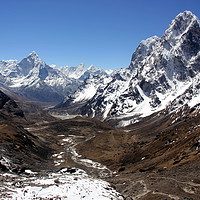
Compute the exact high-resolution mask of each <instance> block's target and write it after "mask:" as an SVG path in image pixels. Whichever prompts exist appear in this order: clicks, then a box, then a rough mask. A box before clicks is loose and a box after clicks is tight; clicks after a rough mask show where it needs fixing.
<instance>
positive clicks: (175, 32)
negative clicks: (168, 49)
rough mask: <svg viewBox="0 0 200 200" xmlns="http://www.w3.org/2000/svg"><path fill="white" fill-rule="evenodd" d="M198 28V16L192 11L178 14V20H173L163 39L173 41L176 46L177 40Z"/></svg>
mask: <svg viewBox="0 0 200 200" xmlns="http://www.w3.org/2000/svg"><path fill="white" fill-rule="evenodd" d="M198 26H199V20H198V18H197V16H196V15H194V14H193V13H192V12H190V11H185V12H183V13H180V14H178V15H177V16H176V18H175V19H174V20H172V22H171V24H170V25H169V27H168V29H167V30H166V31H165V33H164V35H163V37H162V38H164V39H166V40H171V42H172V44H173V45H175V43H176V42H177V40H179V39H180V38H181V37H182V36H183V35H184V34H185V33H187V32H188V31H189V30H191V29H193V28H195V27H198Z"/></svg>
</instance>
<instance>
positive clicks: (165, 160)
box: [0, 93, 200, 200]
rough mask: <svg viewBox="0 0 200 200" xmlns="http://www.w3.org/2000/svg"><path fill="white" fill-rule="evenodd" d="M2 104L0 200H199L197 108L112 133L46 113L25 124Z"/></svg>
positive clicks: (199, 115) (199, 112) (21, 116)
mask: <svg viewBox="0 0 200 200" xmlns="http://www.w3.org/2000/svg"><path fill="white" fill-rule="evenodd" d="M1 99H3V100H2V101H1V102H2V107H1V129H0V133H1V134H0V135H1V160H0V164H1V165H0V168H1V180H0V181H1V187H0V190H1V195H0V197H1V199H51V198H52V199H191V200H192V199H193V200H197V199H199V198H200V177H199V174H200V173H199V170H200V169H199V153H200V151H199V147H200V138H199V134H200V126H199V124H200V109H199V108H200V107H199V105H197V106H195V107H193V108H189V107H184V108H182V109H179V110H177V111H176V112H174V113H173V114H171V113H168V111H167V110H163V111H162V112H159V113H155V114H154V115H152V116H150V117H147V118H144V119H143V120H142V121H141V122H139V123H136V124H134V125H130V126H127V127H125V128H120V129H119V128H118V129H116V128H114V127H111V126H110V125H108V124H106V123H104V122H100V121H98V120H95V119H90V118H86V117H80V116H77V117H75V118H71V119H65V120H60V119H56V118H53V117H52V118H51V120H50V119H49V115H48V114H46V116H45V114H44V113H43V119H42V120H40V119H39V118H38V121H37V122H36V121H35V120H36V119H34V122H32V123H30V118H31V117H30V116H29V118H28V115H29V114H28V112H26V113H25V112H23V111H22V110H21V109H20V107H19V106H18V105H17V103H15V101H13V100H12V99H10V98H9V97H8V96H7V95H5V94H4V93H1ZM13 105H14V106H13ZM26 106H27V105H26ZM26 111H27V109H26ZM19 113H20V114H19ZM26 116H27V117H26ZM45 117H46V120H45ZM103 180H104V181H103ZM105 181H106V182H105ZM108 182H109V183H110V184H109V183H108ZM94 191H95V192H94Z"/></svg>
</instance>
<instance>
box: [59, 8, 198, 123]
mask: <svg viewBox="0 0 200 200" xmlns="http://www.w3.org/2000/svg"><path fill="white" fill-rule="evenodd" d="M199 24H200V23H199V20H198V18H197V17H196V16H195V15H194V14H192V13H191V12H190V11H185V12H184V13H180V14H179V15H178V16H177V17H176V18H175V19H174V20H173V21H172V22H171V24H170V25H169V28H168V29H167V30H166V31H165V33H164V34H163V36H162V37H161V38H159V37H157V36H153V37H151V38H148V39H146V40H144V41H142V42H141V43H140V44H139V46H138V47H137V49H136V51H135V52H134V53H133V56H132V59H131V64H130V66H129V67H128V68H126V69H121V70H119V71H117V72H115V73H113V75H112V76H107V75H106V74H105V75H103V76H102V75H101V76H98V75H96V76H90V77H89V78H88V79H87V80H86V81H85V82H84V84H83V85H82V86H81V87H79V89H78V90H76V91H75V93H74V94H70V95H68V96H67V97H66V98H65V101H64V102H63V103H62V104H60V105H58V107H62V108H63V107H64V108H66V109H67V110H68V111H69V113H73V114H81V115H87V116H90V117H97V118H99V119H101V120H110V121H111V120H112V121H113V120H114V121H117V122H118V124H117V125H118V126H125V125H128V124H131V123H134V122H137V121H138V119H140V118H142V117H145V116H148V115H150V114H152V113H154V112H157V111H160V110H162V109H164V108H166V107H170V105H172V104H173V106H172V107H173V108H172V107H171V109H172V110H174V109H177V108H179V107H180V106H183V105H185V104H188V105H189V106H194V105H195V104H197V103H200V93H199V87H200V86H199V80H200V76H199V72H200V66H199V62H200V26H199Z"/></svg>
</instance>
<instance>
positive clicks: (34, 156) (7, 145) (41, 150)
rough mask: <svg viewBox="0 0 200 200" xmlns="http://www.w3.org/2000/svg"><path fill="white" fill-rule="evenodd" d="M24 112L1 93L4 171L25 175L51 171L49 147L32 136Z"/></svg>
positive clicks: (1, 161) (1, 166) (0, 149)
mask: <svg viewBox="0 0 200 200" xmlns="http://www.w3.org/2000/svg"><path fill="white" fill-rule="evenodd" d="M25 123H27V120H26V117H25V114H24V112H23V111H22V110H21V109H20V108H19V106H18V105H17V103H16V102H15V101H14V100H12V99H11V98H10V97H8V96H7V95H6V94H4V93H3V92H1V91H0V141H1V142H0V143H1V145H0V171H4V172H15V173H22V172H23V171H24V170H25V169H27V168H28V169H38V170H41V169H51V168H53V165H52V166H51V165H50V164H49V163H48V156H49V154H50V153H51V151H52V149H50V148H49V147H48V143H47V142H44V141H42V140H41V139H40V138H38V137H37V136H34V135H33V134H31V133H30V132H28V131H27V130H26V129H25V128H24V127H23V126H22V125H23V124H25Z"/></svg>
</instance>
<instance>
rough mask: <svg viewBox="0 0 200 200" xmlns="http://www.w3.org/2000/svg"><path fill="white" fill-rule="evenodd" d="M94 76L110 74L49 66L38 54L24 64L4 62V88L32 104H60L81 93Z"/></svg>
mask: <svg viewBox="0 0 200 200" xmlns="http://www.w3.org/2000/svg"><path fill="white" fill-rule="evenodd" d="M90 74H106V72H105V71H103V70H102V69H99V68H96V67H95V66H90V67H89V68H87V67H85V66H84V65H83V64H81V65H79V66H77V67H57V66H55V65H51V66H50V65H47V64H46V63H45V62H44V61H42V60H41V59H40V58H39V56H38V55H37V54H36V52H34V51H33V52H32V53H31V54H29V55H28V56H27V57H26V58H24V59H23V60H22V61H20V62H18V61H16V60H6V61H0V86H1V87H3V88H6V89H8V90H10V91H12V92H15V93H17V94H19V95H21V96H23V97H26V98H27V99H29V100H31V101H36V102H38V103H39V102H43V103H44V102H47V103H52V104H54V105H55V104H57V103H60V102H61V101H63V99H64V96H66V95H69V94H71V93H73V92H74V91H76V90H77V88H78V87H79V86H80V85H81V84H82V82H83V81H84V80H85V79H86V78H88V77H89V76H90Z"/></svg>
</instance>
